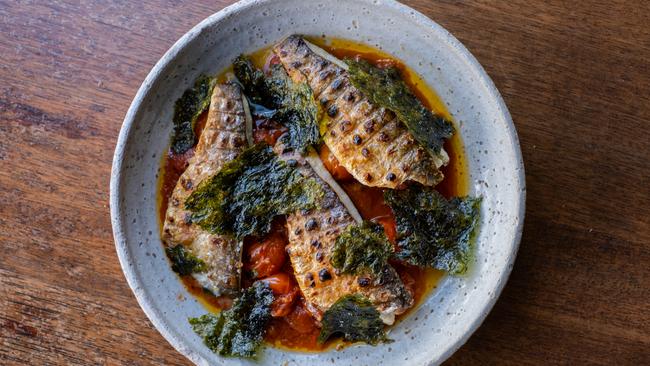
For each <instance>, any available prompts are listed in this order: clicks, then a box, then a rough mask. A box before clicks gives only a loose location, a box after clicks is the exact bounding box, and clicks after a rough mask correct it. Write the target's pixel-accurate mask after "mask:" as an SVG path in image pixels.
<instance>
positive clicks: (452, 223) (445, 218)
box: [384, 186, 481, 274]
mask: <svg viewBox="0 0 650 366" xmlns="http://www.w3.org/2000/svg"><path fill="white" fill-rule="evenodd" d="M384 199H385V200H386V203H387V204H388V205H389V206H390V207H391V208H392V209H393V213H394V214H395V220H396V222H397V245H398V247H399V249H398V251H397V253H396V256H397V258H399V259H401V260H403V261H406V262H408V263H411V264H414V265H416V266H426V267H432V268H437V269H440V270H444V271H447V272H450V273H453V274H462V273H464V272H465V271H466V270H467V267H468V263H469V260H470V258H471V242H472V237H473V234H474V231H475V229H476V226H477V223H478V218H479V206H480V202H481V199H480V198H472V197H463V198H459V197H455V198H452V199H451V200H449V201H448V200H447V199H445V198H444V197H443V196H442V195H441V194H440V193H438V192H436V191H435V190H434V189H432V188H424V187H422V186H411V187H409V188H407V189H405V190H386V191H385V192H384Z"/></svg>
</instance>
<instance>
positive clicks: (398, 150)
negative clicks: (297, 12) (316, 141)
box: [273, 35, 449, 188]
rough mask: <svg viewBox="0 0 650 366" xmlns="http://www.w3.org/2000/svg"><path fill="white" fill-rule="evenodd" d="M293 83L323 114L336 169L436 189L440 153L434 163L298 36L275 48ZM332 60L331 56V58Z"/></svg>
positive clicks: (442, 161)
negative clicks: (306, 90)
mask: <svg viewBox="0 0 650 366" xmlns="http://www.w3.org/2000/svg"><path fill="white" fill-rule="evenodd" d="M273 52H274V53H275V54H276V55H277V56H278V57H279V59H280V62H281V63H282V65H283V66H284V68H285V69H286V70H287V73H288V74H289V75H290V77H291V79H292V80H293V81H294V82H307V83H308V84H309V86H310V87H311V88H312V90H313V91H314V96H315V98H316V100H317V101H319V102H320V105H321V106H322V107H323V109H324V111H325V120H324V121H323V122H321V123H325V127H326V132H324V134H323V139H324V141H325V144H326V145H327V147H328V148H329V149H330V151H332V153H333V154H334V156H335V157H336V158H337V159H338V161H339V163H340V164H341V165H343V166H344V167H345V168H346V169H347V170H348V172H350V174H352V175H353V176H354V177H355V178H356V179H357V180H358V181H359V182H361V183H363V184H365V185H367V186H372V187H384V188H395V187H397V186H399V185H400V184H402V183H404V182H406V181H415V182H419V183H421V184H423V185H426V186H434V185H436V184H437V183H439V182H440V181H442V179H443V174H442V173H441V172H440V170H439V169H438V168H440V166H442V165H446V164H447V163H448V161H449V157H448V156H447V154H446V152H445V151H444V150H442V151H441V154H440V156H439V157H432V156H431V155H430V154H429V153H427V151H426V150H425V149H424V148H422V147H421V146H419V145H418V143H417V142H416V140H415V138H414V137H413V136H412V135H411V133H410V132H409V131H408V130H407V129H406V127H404V125H403V124H402V123H401V122H400V121H399V120H398V119H397V117H396V116H395V114H394V113H393V112H391V111H389V110H387V109H385V108H382V107H379V106H374V105H372V104H371V103H370V101H369V100H368V98H366V97H365V96H364V95H363V93H361V91H359V90H358V89H357V88H355V87H354V86H353V85H352V83H351V82H350V78H349V74H348V72H347V71H346V70H345V69H343V68H342V67H340V66H338V65H336V64H335V63H332V62H331V61H329V60H327V59H326V58H324V57H322V56H321V55H319V54H317V53H316V52H314V51H313V50H312V49H311V48H310V47H309V46H308V44H307V43H306V42H305V41H304V40H303V39H302V38H300V37H299V36H295V35H294V36H290V37H288V38H286V39H285V40H284V41H282V42H280V43H279V44H277V45H276V46H275V47H274V48H273ZM332 57H333V56H332Z"/></svg>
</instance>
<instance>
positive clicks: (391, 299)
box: [274, 143, 413, 324]
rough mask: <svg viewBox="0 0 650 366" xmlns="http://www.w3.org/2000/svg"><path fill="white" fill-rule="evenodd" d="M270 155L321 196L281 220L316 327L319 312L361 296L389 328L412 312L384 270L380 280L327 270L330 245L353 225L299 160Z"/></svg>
mask: <svg viewBox="0 0 650 366" xmlns="http://www.w3.org/2000/svg"><path fill="white" fill-rule="evenodd" d="M274 150H275V152H276V153H277V154H278V156H280V158H281V159H283V160H285V161H291V162H292V164H293V163H294V162H295V164H296V167H297V169H298V170H299V171H300V173H301V174H302V175H303V176H308V177H312V178H314V179H316V180H317V181H318V182H319V183H320V184H321V185H322V187H323V190H324V192H325V197H324V200H323V202H322V204H321V207H320V208H319V209H313V210H301V211H298V212H296V213H293V214H290V215H288V216H287V231H288V233H289V245H288V246H287V252H288V254H289V259H290V260H291V265H292V266H293V269H294V274H295V277H296V280H297V282H298V285H299V286H300V290H301V291H302V294H303V296H304V298H305V300H306V302H307V307H308V310H309V311H310V312H311V313H312V315H313V316H314V317H315V318H316V319H317V320H319V321H320V320H321V319H322V315H323V312H324V311H325V310H327V309H328V308H329V307H330V306H332V305H333V304H334V303H335V302H336V301H337V300H338V299H339V298H341V297H342V296H344V295H348V294H361V295H363V296H364V297H366V298H368V299H369V300H370V301H371V302H372V303H373V305H374V306H375V307H376V308H377V310H378V311H379V313H380V314H381V318H382V320H383V321H384V322H385V323H386V324H392V323H393V322H394V319H395V315H398V314H401V313H403V312H404V311H406V310H407V309H408V308H410V307H411V306H413V294H411V293H410V292H409V291H408V290H407V289H406V287H405V286H404V284H403V283H402V280H401V279H400V277H399V275H398V274H397V272H396V271H395V269H394V268H393V267H391V266H390V265H387V266H386V268H385V269H384V271H383V272H382V274H381V275H380V276H374V275H373V274H372V273H370V272H369V273H367V274H364V275H360V276H359V275H351V274H337V271H336V270H335V269H334V268H333V267H332V265H331V264H330V258H331V256H332V250H333V248H334V243H335V241H336V238H337V237H338V236H339V234H340V233H341V232H342V231H343V230H344V229H345V228H347V227H348V226H349V225H354V224H355V221H354V220H353V218H352V216H350V214H349V213H348V211H347V210H346V208H345V207H344V206H343V204H342V203H341V201H340V200H339V198H338V196H337V195H336V193H334V191H333V190H332V189H331V188H330V187H329V186H328V185H327V184H326V183H325V182H324V181H323V180H322V179H320V178H319V177H318V176H317V175H316V173H315V172H314V171H313V169H312V168H311V167H310V166H309V164H308V163H307V162H306V161H305V159H304V158H303V157H302V156H300V155H299V154H297V153H295V152H293V151H285V150H284V149H283V147H282V145H281V143H278V144H277V145H276V146H275V147H274Z"/></svg>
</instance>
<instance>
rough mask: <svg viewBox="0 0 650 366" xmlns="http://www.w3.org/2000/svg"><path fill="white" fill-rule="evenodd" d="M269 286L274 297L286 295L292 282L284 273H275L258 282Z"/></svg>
mask: <svg viewBox="0 0 650 366" xmlns="http://www.w3.org/2000/svg"><path fill="white" fill-rule="evenodd" d="M259 281H260V282H264V283H266V284H268V285H269V287H270V288H271V290H272V291H273V294H274V295H281V294H286V293H288V292H289V291H291V288H292V281H291V278H290V277H289V275H287V274H286V273H282V272H280V273H276V274H274V275H272V276H269V277H266V278H263V279H261V280H259Z"/></svg>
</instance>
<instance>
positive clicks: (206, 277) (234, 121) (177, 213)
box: [162, 83, 246, 296]
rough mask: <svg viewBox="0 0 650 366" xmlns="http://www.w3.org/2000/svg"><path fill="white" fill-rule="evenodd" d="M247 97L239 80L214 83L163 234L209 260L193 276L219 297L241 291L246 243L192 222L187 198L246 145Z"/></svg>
mask: <svg viewBox="0 0 650 366" xmlns="http://www.w3.org/2000/svg"><path fill="white" fill-rule="evenodd" d="M244 98H245V97H244V95H243V94H242V92H241V89H240V87H239V86H238V85H237V84H234V83H228V84H217V85H216V86H215V87H214V90H213V92H212V96H211V99H210V107H209V109H208V117H207V121H206V124H205V127H204V128H203V132H202V133H201V136H200V137H199V140H198V143H197V145H196V149H195V152H194V156H192V157H191V158H190V159H189V162H188V166H187V169H186V170H185V172H183V174H182V175H181V176H180V178H179V179H178V182H177V184H176V186H175V187H174V191H173V193H172V195H171V197H170V199H169V206H168V208H167V212H166V214H165V223H164V227H163V234H162V239H163V242H164V243H165V245H166V246H167V247H173V246H175V245H178V244H181V245H183V246H184V247H185V248H186V249H187V250H189V251H190V253H192V254H193V255H195V256H196V257H197V258H199V259H201V260H203V261H204V262H205V263H206V265H207V270H206V271H203V272H200V273H194V274H193V276H194V277H195V278H196V279H197V280H198V282H199V283H200V284H201V286H203V287H204V288H206V289H208V290H210V291H211V292H212V293H214V294H215V295H216V296H220V295H231V294H235V293H237V291H238V290H239V285H240V283H239V282H240V276H241V267H242V264H241V253H242V243H241V242H239V241H238V240H236V239H234V238H231V237H228V236H225V235H219V234H213V233H211V232H209V231H207V230H204V229H202V228H201V227H199V226H198V225H197V224H194V223H192V222H191V213H190V212H189V211H188V210H186V209H185V200H186V199H187V198H188V197H189V196H190V194H191V193H192V192H193V191H194V189H196V187H198V185H199V184H200V183H201V182H202V181H203V180H204V179H206V178H209V177H211V176H212V175H214V174H216V173H217V172H218V171H219V170H220V169H221V168H222V167H223V165H224V164H226V163H227V162H229V161H231V160H233V159H235V158H236V157H237V155H239V154H240V153H241V152H242V151H243V150H244V148H245V147H246V127H245V125H246V123H245V121H246V115H245V112H244V103H245V101H244Z"/></svg>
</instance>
